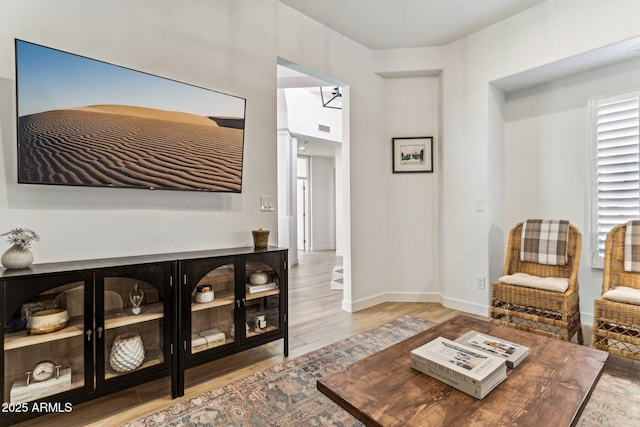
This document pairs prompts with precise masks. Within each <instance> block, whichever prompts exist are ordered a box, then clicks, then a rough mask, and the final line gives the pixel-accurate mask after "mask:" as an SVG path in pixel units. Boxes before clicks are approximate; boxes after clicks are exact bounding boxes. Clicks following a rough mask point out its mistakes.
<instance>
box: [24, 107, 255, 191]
mask: <svg viewBox="0 0 640 427" xmlns="http://www.w3.org/2000/svg"><path fill="white" fill-rule="evenodd" d="M104 107H105V106H97V108H94V107H89V108H79V109H68V110H55V111H48V112H44V113H39V114H33V115H30V116H25V117H21V118H20V127H21V132H20V134H21V140H20V149H19V154H20V169H19V178H20V182H23V183H48V184H69V185H96V186H119V187H135V188H157V189H183V190H204V191H236V192H237V191H240V189H241V183H242V179H241V178H242V154H243V153H242V150H243V131H242V129H233V128H225V127H219V126H218V125H216V124H215V123H214V122H213V121H211V120H210V119H208V118H206V117H200V119H203V120H204V122H203V121H201V120H192V119H193V118H194V117H195V118H197V117H199V116H193V115H184V113H171V112H164V113H166V114H163V113H155V111H157V110H149V109H139V108H137V107H133V109H131V107H126V106H125V107H123V108H111V107H113V106H106V107H109V108H104ZM116 107H119V106H116ZM110 110H111V111H118V112H117V113H115V114H114V113H112V112H107V111H110ZM98 111H100V112H98ZM127 112H128V113H132V114H127ZM189 116H192V117H189ZM181 118H182V119H181ZM212 123H213V124H212Z"/></svg>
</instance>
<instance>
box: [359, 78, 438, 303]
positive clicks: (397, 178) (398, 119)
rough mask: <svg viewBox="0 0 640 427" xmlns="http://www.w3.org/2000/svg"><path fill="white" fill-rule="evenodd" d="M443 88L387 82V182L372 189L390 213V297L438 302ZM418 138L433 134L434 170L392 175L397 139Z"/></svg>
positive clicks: (421, 81)
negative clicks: (380, 187) (393, 139)
mask: <svg viewBox="0 0 640 427" xmlns="http://www.w3.org/2000/svg"><path fill="white" fill-rule="evenodd" d="M439 90H440V79H439V77H405V78H389V79H386V80H385V123H386V125H387V129H386V136H387V147H386V149H385V151H386V157H387V164H386V166H385V169H384V171H383V172H384V173H385V174H386V175H387V177H388V182H387V186H386V187H385V188H384V189H381V190H377V189H375V188H371V191H372V192H374V193H375V194H376V196H377V197H378V202H379V205H380V206H381V207H384V209H386V211H387V216H388V228H387V236H386V246H387V247H388V248H389V256H388V258H387V261H386V263H385V265H387V266H388V267H389V268H388V269H387V282H388V283H389V286H388V288H387V290H386V292H387V295H385V298H386V299H387V300H400V301H412V300H413V301H433V300H435V301H439V292H440V289H439V282H438V249H437V248H438V241H439V237H440V236H439V232H438V203H439V197H438V178H439V176H440V172H441V164H440V163H439V162H438V153H439V146H440V138H439V134H440V132H439V124H438V117H439V113H438V109H439V105H440V97H439ZM413 136H432V137H434V155H433V157H434V172H433V173H399V174H393V173H392V150H391V147H392V142H391V141H392V138H394V137H413ZM372 233H375V234H377V233H376V231H375V230H372Z"/></svg>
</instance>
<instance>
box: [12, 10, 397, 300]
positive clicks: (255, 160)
mask: <svg viewBox="0 0 640 427" xmlns="http://www.w3.org/2000/svg"><path fill="white" fill-rule="evenodd" d="M0 10H1V11H2V13H0V144H1V147H2V148H1V150H0V226H1V228H0V230H5V229H6V230H9V229H11V228H14V227H18V226H26V227H30V228H33V229H34V230H36V231H38V232H39V233H40V234H41V236H42V241H41V242H39V243H38V244H36V245H35V247H34V252H35V256H36V262H49V261H63V260H74V259H87V258H99V257H110V256H126V255H135V254H147V253H162V252H167V251H181V250H196V249H207V248H219V247H233V246H246V245H251V244H252V238H251V230H252V229H255V228H258V227H263V228H269V229H271V230H274V233H273V234H272V235H271V241H270V243H271V244H276V243H277V233H275V231H276V230H277V226H278V218H277V212H272V213H263V212H260V209H259V204H260V196H261V195H267V196H275V195H276V194H277V170H276V169H277V168H276V165H277V162H276V156H277V135H276V129H277V120H276V105H277V100H276V92H277V88H276V63H277V60H278V58H284V59H286V60H289V61H291V62H293V63H296V64H300V65H302V66H304V67H306V68H308V69H313V70H317V71H319V72H321V73H323V74H324V75H331V76H335V78H336V79H339V80H340V81H343V82H347V83H348V84H349V85H350V87H349V88H346V89H345V90H346V91H347V92H348V93H349V94H350V95H349V97H350V99H349V101H348V102H349V103H350V105H351V108H352V111H353V114H352V115H351V117H349V120H350V123H349V125H348V128H347V129H344V130H343V132H345V133H346V134H347V139H346V144H348V147H347V149H348V148H349V147H350V148H351V149H352V150H354V151H356V152H358V151H365V150H366V151H367V152H368V153H369V154H368V155H367V156H366V158H365V157H362V156H353V157H352V156H350V155H349V153H348V152H346V153H345V154H344V155H343V161H345V162H348V164H349V167H350V175H349V176H346V177H345V185H346V186H347V187H348V190H347V191H345V193H344V199H343V202H344V203H345V206H344V207H343V208H344V211H345V213H346V214H347V215H349V216H350V217H352V218H360V220H358V221H357V222H354V223H353V225H351V224H350V223H348V224H345V225H344V230H345V240H346V241H345V242H344V247H345V250H346V251H352V252H353V255H351V254H349V255H347V256H346V257H347V259H348V262H350V263H351V266H350V267H349V268H348V269H347V271H346V277H345V281H346V282H349V283H350V282H351V279H353V289H348V290H347V291H345V300H344V307H345V309H347V310H351V309H353V307H352V300H360V299H366V298H367V297H368V296H369V295H375V294H377V293H380V292H382V291H383V290H384V288H385V286H386V282H385V280H384V277H383V276H381V275H380V274H379V272H375V271H371V269H369V268H368V266H369V265H371V264H372V263H373V264H377V265H382V264H383V263H384V260H385V259H386V251H384V250H380V249H379V248H377V247H375V246H374V245H372V244H371V243H370V242H369V238H370V234H369V230H370V229H371V228H376V229H384V228H385V223H386V215H385V212H384V211H383V210H376V209H375V206H376V204H377V200H376V199H374V198H373V197H372V195H371V193H370V192H368V191H367V189H368V188H370V186H372V185H373V186H375V187H377V188H382V187H384V185H385V175H384V174H381V173H380V171H381V170H383V167H386V166H387V162H386V160H387V159H386V155H385V153H386V149H387V141H386V138H385V136H384V130H383V110H382V107H381V105H382V99H383V94H384V88H383V79H382V78H381V77H380V76H377V75H375V74H374V73H373V72H372V54H371V51H369V50H368V49H366V48H364V47H362V46H361V45H358V44H357V43H355V42H353V41H351V40H349V39H346V38H345V37H343V36H341V35H339V34H337V33H335V32H333V31H331V30H329V29H327V28H326V27H324V26H322V25H320V24H319V23H317V22H316V21H313V20H311V19H309V18H307V17H305V16H303V15H301V14H300V13H298V12H296V11H294V10H293V9H291V8H289V7H287V6H284V5H282V4H280V3H278V2H277V1H275V0H262V1H259V2H257V1H254V0H234V1H228V0H186V1H181V2H175V1H170V0H138V1H136V2H130V1H126V0H113V1H109V2H103V1H97V0H63V1H56V2H42V1H36V0H6V1H4V2H3V3H2V6H1V7H0ZM52 22H55V26H54V27H55V29H54V28H53V27H52V24H51V23H52ZM14 38H20V39H24V40H28V41H32V42H35V43H40V44H43V45H46V46H52V47H55V48H59V49H62V50H66V51H70V52H74V53H78V54H81V55H85V56H88V57H92V58H97V59H101V60H104V61H107V62H111V63H115V64H119V65H124V66H127V67H129V68H133V69H136V70H141V71H145V72H148V73H152V74H156V75H160V76H164V77H168V78H172V79H175V80H178V81H183V82H187V83H190V84H194V85H198V86H202V87H207V88H211V89H215V90H219V91H222V92H227V93H230V94H233V95H237V96H241V97H244V98H246V99H247V115H246V134H245V163H244V181H243V192H242V194H233V195H229V194H227V195H224V194H200V193H191V192H159V191H156V192H150V191H149V192H147V191H137V190H116V189H99V188H68V187H51V186H49V187H41V186H26V185H18V184H17V183H16V170H15V164H16V151H15V140H16V135H15V111H14V108H15V107H14V100H15V98H14V97H15V95H14V90H13V86H14V79H15V76H14V60H13V43H14ZM309 46H313V49H310V48H309ZM351 204H353V207H352V206H351ZM372 212H373V213H372ZM352 242H353V244H352Z"/></svg>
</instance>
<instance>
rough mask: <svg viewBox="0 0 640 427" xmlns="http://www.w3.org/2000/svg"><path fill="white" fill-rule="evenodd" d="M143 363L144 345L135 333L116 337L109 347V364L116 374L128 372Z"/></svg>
mask: <svg viewBox="0 0 640 427" xmlns="http://www.w3.org/2000/svg"><path fill="white" fill-rule="evenodd" d="M142 362H144V345H143V344H142V338H140V335H138V334H136V333H129V334H122V335H118V336H117V337H116V339H115V340H114V341H113V347H111V357H109V364H110V365H111V367H112V368H113V370H114V371H116V372H129V371H133V370H134V369H136V368H138V367H139V366H140V365H142Z"/></svg>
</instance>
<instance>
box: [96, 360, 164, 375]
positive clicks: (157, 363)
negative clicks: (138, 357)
mask: <svg viewBox="0 0 640 427" xmlns="http://www.w3.org/2000/svg"><path fill="white" fill-rule="evenodd" d="M161 363H162V360H160V359H157V358H155V359H151V360H147V361H145V362H144V363H143V364H142V365H140V366H139V367H137V368H136V369H134V370H132V371H129V372H120V373H118V372H106V373H105V374H104V378H105V379H106V380H108V379H111V378H116V377H121V376H122V375H127V374H130V373H131V372H135V371H140V370H142V369H144V368H147V367H149V366H154V365H160V364H161Z"/></svg>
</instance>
